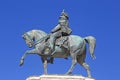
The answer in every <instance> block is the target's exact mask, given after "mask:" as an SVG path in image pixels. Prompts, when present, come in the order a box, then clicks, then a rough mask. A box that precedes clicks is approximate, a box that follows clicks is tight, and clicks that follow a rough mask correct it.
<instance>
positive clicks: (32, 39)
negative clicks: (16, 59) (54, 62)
mask: <svg viewBox="0 0 120 80" xmlns="http://www.w3.org/2000/svg"><path fill="white" fill-rule="evenodd" d="M46 35H47V34H46V33H45V32H43V31H41V30H31V31H28V32H25V33H24V34H23V35H22V38H23V39H24V40H25V42H26V44H27V45H28V47H29V48H32V47H34V45H35V43H36V42H38V41H39V40H40V39H41V38H43V37H45V36H46Z"/></svg>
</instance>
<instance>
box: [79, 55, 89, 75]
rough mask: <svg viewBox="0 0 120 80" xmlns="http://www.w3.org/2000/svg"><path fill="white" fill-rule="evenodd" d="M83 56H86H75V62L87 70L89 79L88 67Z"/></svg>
mask: <svg viewBox="0 0 120 80" xmlns="http://www.w3.org/2000/svg"><path fill="white" fill-rule="evenodd" d="M85 56H86V54H83V55H79V56H77V62H78V63H79V64H80V65H81V66H83V67H84V68H85V69H86V70H87V74H88V77H91V73H90V67H89V65H88V64H87V63H85Z"/></svg>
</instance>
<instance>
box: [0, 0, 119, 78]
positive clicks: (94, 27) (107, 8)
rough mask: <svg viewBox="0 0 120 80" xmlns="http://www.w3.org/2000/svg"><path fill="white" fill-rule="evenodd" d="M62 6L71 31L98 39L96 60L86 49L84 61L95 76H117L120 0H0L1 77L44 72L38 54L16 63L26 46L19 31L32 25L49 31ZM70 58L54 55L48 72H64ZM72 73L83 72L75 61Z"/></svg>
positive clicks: (56, 20)
mask: <svg viewBox="0 0 120 80" xmlns="http://www.w3.org/2000/svg"><path fill="white" fill-rule="evenodd" d="M62 9H65V11H66V12H67V13H68V14H69V18H70V20H69V23H70V26H71V28H72V30H73V33H72V34H76V35H79V36H82V37H86V36H89V35H92V36H94V37H95V38H96V39H97V46H96V49H95V55H96V57H97V58H96V60H94V61H93V60H92V59H91V57H90V55H89V54H88V51H87V59H86V62H87V63H88V64H89V65H90V67H91V72H92V76H93V77H94V78H96V80H118V79H120V77H119V75H120V62H119V61H120V1H119V0H54V1H53V0H1V1H0V79H1V80H25V79H26V78H27V77H28V76H32V75H41V74H43V65H42V63H41V59H40V57H39V56H38V55H29V56H27V57H26V59H25V64H24V65H23V66H22V67H19V61H20V58H21V56H22V55H23V53H24V52H25V51H26V50H28V49H29V48H28V47H27V46H26V44H25V42H24V40H23V39H22V37H21V35H22V34H23V33H24V32H26V31H29V30H32V29H41V30H44V31H45V32H47V33H49V32H50V31H51V29H52V28H54V27H55V26H56V25H57V22H58V17H59V15H60V14H61V11H62ZM70 65H71V59H70V58H69V60H64V59H55V62H54V64H53V65H52V64H49V65H48V73H49V74H64V73H65V72H67V70H68V68H69V67H70ZM73 74H81V75H83V76H86V71H85V70H84V68H82V67H81V66H79V65H78V64H77V65H76V67H75V69H74V71H73Z"/></svg>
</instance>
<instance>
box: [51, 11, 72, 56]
mask: <svg viewBox="0 0 120 80" xmlns="http://www.w3.org/2000/svg"><path fill="white" fill-rule="evenodd" d="M68 19H69V17H68V15H67V14H66V13H65V12H64V10H63V11H62V13H61V15H60V17H59V21H58V25H57V26H56V27H55V28H54V29H53V30H52V31H51V33H52V40H51V43H52V46H51V49H52V52H53V53H52V54H54V52H55V41H56V39H57V38H59V37H62V36H69V35H70V34H71V32H72V30H71V29H70V27H69V24H68Z"/></svg>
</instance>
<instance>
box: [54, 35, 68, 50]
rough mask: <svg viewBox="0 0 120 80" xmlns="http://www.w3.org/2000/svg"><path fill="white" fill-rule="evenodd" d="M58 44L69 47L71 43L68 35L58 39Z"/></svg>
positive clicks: (56, 43)
mask: <svg viewBox="0 0 120 80" xmlns="http://www.w3.org/2000/svg"><path fill="white" fill-rule="evenodd" d="M55 45H56V46H60V47H64V48H67V49H68V46H69V43H68V36H62V37H60V38H57V39H56V42H55Z"/></svg>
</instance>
